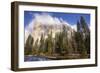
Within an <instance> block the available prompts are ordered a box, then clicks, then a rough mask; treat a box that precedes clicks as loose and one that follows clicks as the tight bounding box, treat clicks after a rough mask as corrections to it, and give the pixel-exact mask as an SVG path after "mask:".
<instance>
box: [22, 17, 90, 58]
mask: <svg viewBox="0 0 100 73" xmlns="http://www.w3.org/2000/svg"><path fill="white" fill-rule="evenodd" d="M52 33H53V32H52V31H51V33H50V34H48V37H47V38H45V36H44V35H43V34H42V35H41V38H40V40H39V39H37V40H36V41H34V38H33V37H32V36H31V35H29V36H28V39H27V40H26V44H25V50H24V53H25V55H44V56H45V55H46V56H53V55H55V54H56V55H59V56H67V55H69V54H79V55H80V57H89V55H90V29H89V27H88V25H87V23H86V21H85V19H84V17H83V16H81V17H80V20H79V21H77V31H73V33H71V36H70V38H69V37H68V35H69V34H68V30H67V29H66V26H65V25H63V27H62V31H61V32H59V33H56V34H55V38H52ZM33 43H34V44H33Z"/></svg>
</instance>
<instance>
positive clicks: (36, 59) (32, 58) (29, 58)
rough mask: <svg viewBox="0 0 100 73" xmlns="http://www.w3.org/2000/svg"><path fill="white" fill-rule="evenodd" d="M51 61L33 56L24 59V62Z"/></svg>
mask: <svg viewBox="0 0 100 73" xmlns="http://www.w3.org/2000/svg"><path fill="white" fill-rule="evenodd" d="M47 60H50V59H48V58H46V57H42V56H32V55H28V56H25V57H24V61H47Z"/></svg>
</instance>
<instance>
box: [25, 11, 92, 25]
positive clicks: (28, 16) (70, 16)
mask: <svg viewBox="0 0 100 73" xmlns="http://www.w3.org/2000/svg"><path fill="white" fill-rule="evenodd" d="M42 13H47V14H49V15H51V16H52V17H56V18H62V19H63V20H64V21H67V22H68V23H69V24H71V25H75V24H76V23H77V21H78V20H79V19H80V16H83V17H84V18H85V20H86V23H87V24H88V25H90V14H82V13H61V12H41V11H40V12H39V11H24V26H27V25H28V24H29V23H30V22H31V21H32V20H33V19H34V18H35V17H34V14H42Z"/></svg>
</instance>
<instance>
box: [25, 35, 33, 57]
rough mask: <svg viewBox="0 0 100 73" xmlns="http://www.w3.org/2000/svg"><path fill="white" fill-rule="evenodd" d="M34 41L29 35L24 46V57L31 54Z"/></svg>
mask: <svg viewBox="0 0 100 73" xmlns="http://www.w3.org/2000/svg"><path fill="white" fill-rule="evenodd" d="M33 43H34V39H33V37H32V36H31V35H29V36H28V38H27V40H26V44H25V55H29V54H32V48H33Z"/></svg>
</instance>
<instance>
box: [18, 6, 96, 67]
mask: <svg viewBox="0 0 100 73" xmlns="http://www.w3.org/2000/svg"><path fill="white" fill-rule="evenodd" d="M25 10H27V11H49V12H67V13H68V12H69V13H72V12H73V13H86V14H87V13H89V14H91V20H90V24H91V27H90V30H91V50H90V52H91V54H90V57H91V58H90V59H77V60H59V61H38V62H24V33H23V32H24V11H25ZM18 19H19V31H18V32H19V51H18V52H19V54H18V58H19V59H18V60H19V61H18V62H19V68H35V67H50V66H64V65H69V66H70V65H83V64H95V36H94V35H95V11H94V10H93V9H80V8H62V7H46V6H27V5H26V6H24V5H19V18H18Z"/></svg>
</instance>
